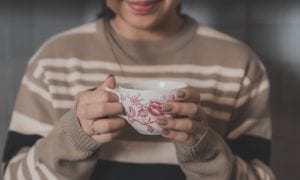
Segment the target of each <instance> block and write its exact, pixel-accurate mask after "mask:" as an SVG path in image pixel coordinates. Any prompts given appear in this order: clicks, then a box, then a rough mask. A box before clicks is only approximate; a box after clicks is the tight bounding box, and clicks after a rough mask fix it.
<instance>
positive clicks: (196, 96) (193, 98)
mask: <svg viewBox="0 0 300 180" xmlns="http://www.w3.org/2000/svg"><path fill="white" fill-rule="evenodd" d="M175 98H176V101H180V102H184V101H188V102H199V101H200V93H199V92H198V91H196V90H195V89H193V88H191V87H187V88H181V89H179V90H177V91H176V92H175Z"/></svg>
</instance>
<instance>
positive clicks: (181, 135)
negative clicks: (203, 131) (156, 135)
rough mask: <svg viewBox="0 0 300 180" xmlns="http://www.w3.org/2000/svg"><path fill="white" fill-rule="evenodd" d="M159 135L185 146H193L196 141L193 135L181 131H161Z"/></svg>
mask: <svg viewBox="0 0 300 180" xmlns="http://www.w3.org/2000/svg"><path fill="white" fill-rule="evenodd" d="M161 135H162V136H163V137H165V138H167V139H170V140H175V141H178V142H180V143H183V144H186V145H193V144H195V143H196V141H197V139H196V137H195V136H194V135H192V134H189V133H186V132H182V131H174V130H162V134H161Z"/></svg>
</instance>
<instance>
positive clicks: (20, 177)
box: [17, 162, 25, 180]
mask: <svg viewBox="0 0 300 180" xmlns="http://www.w3.org/2000/svg"><path fill="white" fill-rule="evenodd" d="M17 179H18V180H23V179H24V180H25V176H24V173H23V162H21V164H20V165H19V167H18V170H17Z"/></svg>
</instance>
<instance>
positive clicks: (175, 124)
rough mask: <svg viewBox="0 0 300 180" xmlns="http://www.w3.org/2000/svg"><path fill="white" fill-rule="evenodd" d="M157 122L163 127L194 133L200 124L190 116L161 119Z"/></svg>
mask: <svg viewBox="0 0 300 180" xmlns="http://www.w3.org/2000/svg"><path fill="white" fill-rule="evenodd" d="M157 124H158V125H159V126H160V127H161V128H163V129H169V130H176V131H183V132H188V133H194V131H195V129H197V128H196V127H197V126H198V124H197V122H196V121H193V120H192V119H189V118H179V119H159V120H157Z"/></svg>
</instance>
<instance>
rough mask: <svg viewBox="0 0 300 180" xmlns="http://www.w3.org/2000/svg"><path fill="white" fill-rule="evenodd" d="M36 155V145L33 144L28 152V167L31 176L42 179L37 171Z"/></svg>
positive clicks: (37, 179) (35, 179) (36, 179)
mask: <svg viewBox="0 0 300 180" xmlns="http://www.w3.org/2000/svg"><path fill="white" fill-rule="evenodd" d="M34 156H35V147H34V146H33V147H32V148H31V149H30V150H29V152H28V155H27V159H26V162H27V167H28V170H29V174H30V176H31V178H32V179H34V180H39V179H41V177H40V175H39V174H38V172H37V169H36V163H35V159H34Z"/></svg>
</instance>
